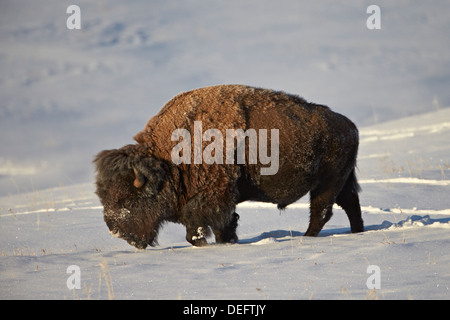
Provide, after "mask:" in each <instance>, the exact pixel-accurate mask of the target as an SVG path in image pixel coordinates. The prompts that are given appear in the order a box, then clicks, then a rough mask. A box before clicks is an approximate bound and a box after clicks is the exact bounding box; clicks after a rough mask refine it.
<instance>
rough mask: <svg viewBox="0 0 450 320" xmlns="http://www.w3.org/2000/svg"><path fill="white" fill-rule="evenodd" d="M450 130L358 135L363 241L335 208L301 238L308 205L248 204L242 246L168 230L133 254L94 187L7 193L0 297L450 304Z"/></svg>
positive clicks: (446, 118)
mask: <svg viewBox="0 0 450 320" xmlns="http://www.w3.org/2000/svg"><path fill="white" fill-rule="evenodd" d="M449 134H450V110H449V109H445V110H441V111H439V112H433V113H430V114H425V115H421V116H416V117H413V118H405V119H401V120H398V121H394V122H388V123H384V124H381V125H377V126H373V127H367V128H363V129H361V148H360V155H359V165H358V167H359V171H360V172H359V178H360V183H361V186H362V188H363V192H362V193H361V205H362V211H363V219H364V222H365V227H366V232H364V233H361V234H350V233H349V224H348V220H347V217H346V215H345V214H344V213H343V211H341V210H339V209H338V208H336V209H335V210H334V211H335V214H334V216H333V217H332V219H331V220H330V221H329V222H328V224H327V225H326V226H325V228H324V230H323V231H322V232H321V234H320V236H319V237H318V238H309V237H303V233H304V232H305V231H306V227H307V225H308V204H307V199H302V200H301V201H299V202H298V203H295V204H292V205H291V206H289V207H288V208H287V209H286V210H285V211H283V212H282V213H280V212H279V211H278V210H277V209H276V208H275V207H274V206H273V205H270V204H264V203H251V202H246V203H243V204H241V205H239V207H238V210H237V211H238V213H239V214H240V215H241V220H240V226H239V228H238V235H239V238H240V241H239V243H238V244H235V245H215V244H212V245H211V246H208V247H204V248H195V247H192V246H190V245H189V244H188V243H187V242H186V241H185V240H184V236H185V231H184V228H183V227H181V226H180V225H175V224H168V225H166V226H165V227H164V229H163V230H162V232H161V234H160V237H159V243H160V246H159V247H155V248H148V249H147V250H144V251H136V250H135V249H134V248H133V247H131V246H129V245H128V244H127V243H126V242H125V241H123V240H121V239H116V238H113V237H112V236H110V235H109V233H108V230H107V227H106V225H105V223H104V222H103V217H102V207H101V206H100V204H99V201H98V199H97V198H96V196H95V194H94V193H93V186H92V184H81V185H74V186H69V187H60V188H53V189H48V190H36V191H34V192H32V193H26V194H18V195H13V196H9V197H3V198H1V199H0V234H1V237H0V250H1V252H2V256H1V257H0V288H1V289H0V298H1V299H17V298H30V299H74V298H75V299H78V298H80V299H98V298H100V299H108V298H116V299H147V298H148V299H310V298H312V299H374V298H378V299H411V298H412V299H449V298H450V273H449V265H450V250H449V249H450V201H449V199H448V195H449V192H450V158H449V154H450V147H449V145H448V143H446V142H447V139H448V136H449ZM212 240H213V239H212ZM73 265H75V266H78V267H79V271H80V289H73V290H69V289H68V287H67V280H68V278H69V277H70V276H71V275H72V273H67V268H68V267H69V266H73ZM374 265H375V266H377V267H378V268H379V274H378V275H379V282H378V284H379V288H375V289H372V288H369V287H368V286H367V282H368V279H369V277H370V276H372V271H371V270H372V269H369V271H370V273H368V267H369V266H374ZM369 282H370V281H369Z"/></svg>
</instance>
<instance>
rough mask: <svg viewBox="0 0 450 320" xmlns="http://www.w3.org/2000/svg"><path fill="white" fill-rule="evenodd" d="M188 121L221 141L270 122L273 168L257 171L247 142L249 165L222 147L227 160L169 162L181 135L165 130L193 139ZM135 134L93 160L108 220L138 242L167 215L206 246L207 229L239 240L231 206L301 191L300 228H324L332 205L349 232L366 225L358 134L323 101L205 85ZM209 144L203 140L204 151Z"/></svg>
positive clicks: (152, 238)
mask: <svg viewBox="0 0 450 320" xmlns="http://www.w3.org/2000/svg"><path fill="white" fill-rule="evenodd" d="M194 121H201V122H202V131H203V132H205V131H206V130H208V129H218V130H220V131H221V132H222V135H223V137H224V138H225V136H226V130H227V129H243V130H244V131H245V130H247V129H250V128H252V129H255V130H259V129H267V131H268V132H269V133H268V137H269V139H268V144H269V145H270V143H271V140H270V129H278V130H279V169H278V172H277V173H276V174H274V175H261V174H260V169H261V167H267V165H262V164H261V163H259V162H258V163H257V164H249V162H248V159H249V157H248V146H247V155H246V158H245V159H246V163H245V164H237V163H236V162H235V163H234V164H226V162H225V150H226V148H225V146H224V147H223V150H224V161H223V164H217V163H214V164H206V163H205V162H203V163H202V164H184V163H181V164H179V165H175V164H174V163H173V162H172V159H171V151H172V149H173V148H174V147H175V145H177V144H178V143H179V141H171V135H172V133H173V132H174V130H175V129H180V128H183V129H187V130H189V132H190V133H191V136H192V137H193V136H194V132H193V131H194ZM203 132H202V133H203ZM135 140H136V141H137V142H138V144H136V145H129V146H125V147H123V148H121V149H118V150H109V151H102V152H101V153H99V154H98V155H97V157H96V159H95V160H94V162H95V164H96V168H97V171H98V174H97V194H98V195H99V197H100V199H101V201H102V203H103V205H104V216H105V221H106V223H107V225H108V227H109V229H110V230H111V232H112V233H114V234H116V235H118V236H119V237H122V238H124V239H126V240H127V241H128V242H130V243H131V244H133V245H135V246H136V247H139V248H145V247H146V246H147V244H150V245H154V244H155V243H156V236H157V232H158V230H159V228H160V226H161V224H162V223H163V222H164V221H173V222H177V223H182V224H183V225H185V226H186V230H187V235H186V239H187V240H188V241H189V242H191V243H192V244H194V245H204V244H206V240H205V238H204V236H208V235H209V230H210V228H211V229H212V231H213V232H214V234H215V237H216V241H217V242H236V241H237V236H236V232H235V230H236V227H237V221H238V218H239V216H238V215H237V214H236V213H235V212H234V211H235V207H236V204H237V203H239V202H242V201H246V200H254V201H264V202H271V203H276V204H278V207H279V208H281V209H283V208H285V207H286V206H288V205H289V204H291V203H293V202H295V201H296V200H298V199H299V198H301V197H302V196H304V195H305V194H306V193H307V192H310V197H311V217H310V225H309V228H308V230H307V232H306V234H305V235H308V236H316V235H317V234H318V233H319V232H320V230H321V229H322V227H323V225H324V224H325V223H326V222H327V221H328V220H329V219H330V217H331V215H332V211H331V207H332V205H333V204H334V203H337V204H338V205H340V206H341V207H343V209H344V210H345V211H346V213H347V215H348V217H349V220H350V224H351V231H352V232H360V231H363V222H362V219H361V211H360V206H359V199H358V191H359V186H358V183H357V181H356V177H355V172H354V168H355V165H356V156H357V150H358V131H357V129H356V127H355V125H354V124H353V123H352V122H351V121H350V120H348V119H347V118H346V117H344V116H342V115H340V114H338V113H334V112H332V111H331V110H330V109H329V108H328V107H326V106H322V105H317V104H313V103H308V102H306V101H305V100H304V99H302V98H300V97H298V96H294V95H289V94H286V93H283V92H277V91H272V90H267V89H260V88H253V87H248V86H242V85H221V86H213V87H207V88H201V89H196V90H192V91H189V92H185V93H181V94H179V95H177V96H176V97H174V98H173V99H171V100H170V101H169V102H167V103H166V105H165V106H164V107H163V108H162V109H161V111H160V112H159V113H158V114H157V115H155V116H154V117H152V118H151V119H150V120H149V121H148V123H147V125H146V126H145V128H144V129H143V130H142V131H141V132H139V133H138V134H137V135H136V136H135ZM224 140H225V139H224ZM209 143H210V142H208V141H203V145H202V148H203V149H204V148H205V147H206V146H207V145H208V144H209ZM224 143H225V141H224ZM268 149H269V150H270V148H268ZM192 156H193V151H192ZM192 159H193V157H192ZM202 234H203V236H202Z"/></svg>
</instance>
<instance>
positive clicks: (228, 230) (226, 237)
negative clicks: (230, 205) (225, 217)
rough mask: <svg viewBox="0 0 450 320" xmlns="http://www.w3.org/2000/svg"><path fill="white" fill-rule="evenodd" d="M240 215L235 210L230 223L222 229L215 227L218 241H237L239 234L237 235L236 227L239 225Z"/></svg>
mask: <svg viewBox="0 0 450 320" xmlns="http://www.w3.org/2000/svg"><path fill="white" fill-rule="evenodd" d="M238 220H239V215H238V214H237V213H236V212H233V214H232V215H231V220H230V221H229V223H228V224H227V225H226V226H225V227H224V228H221V229H213V231H214V235H215V236H216V242H217V243H237V242H238V236H237V235H236V228H237V226H238Z"/></svg>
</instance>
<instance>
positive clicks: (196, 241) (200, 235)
mask: <svg viewBox="0 0 450 320" xmlns="http://www.w3.org/2000/svg"><path fill="white" fill-rule="evenodd" d="M205 235H206V232H205V230H204V229H203V228H202V227H198V228H197V234H196V235H195V236H192V238H191V240H192V244H193V245H194V246H196V247H203V246H206V245H207V244H208V242H207V241H206V238H205Z"/></svg>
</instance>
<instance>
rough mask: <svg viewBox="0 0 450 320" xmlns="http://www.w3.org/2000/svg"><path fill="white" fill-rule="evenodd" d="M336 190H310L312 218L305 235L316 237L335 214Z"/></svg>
mask: <svg viewBox="0 0 450 320" xmlns="http://www.w3.org/2000/svg"><path fill="white" fill-rule="evenodd" d="M335 197H336V192H335V190H334V189H333V188H320V187H319V188H316V189H314V190H311V191H310V212H311V213H310V218H309V226H308V229H307V230H306V233H305V236H308V237H315V236H317V235H318V234H319V232H320V231H321V230H322V228H323V226H324V225H325V223H327V222H328V220H330V218H331V216H332V215H333V211H332V208H333V204H334V201H335V200H334V199H335Z"/></svg>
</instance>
